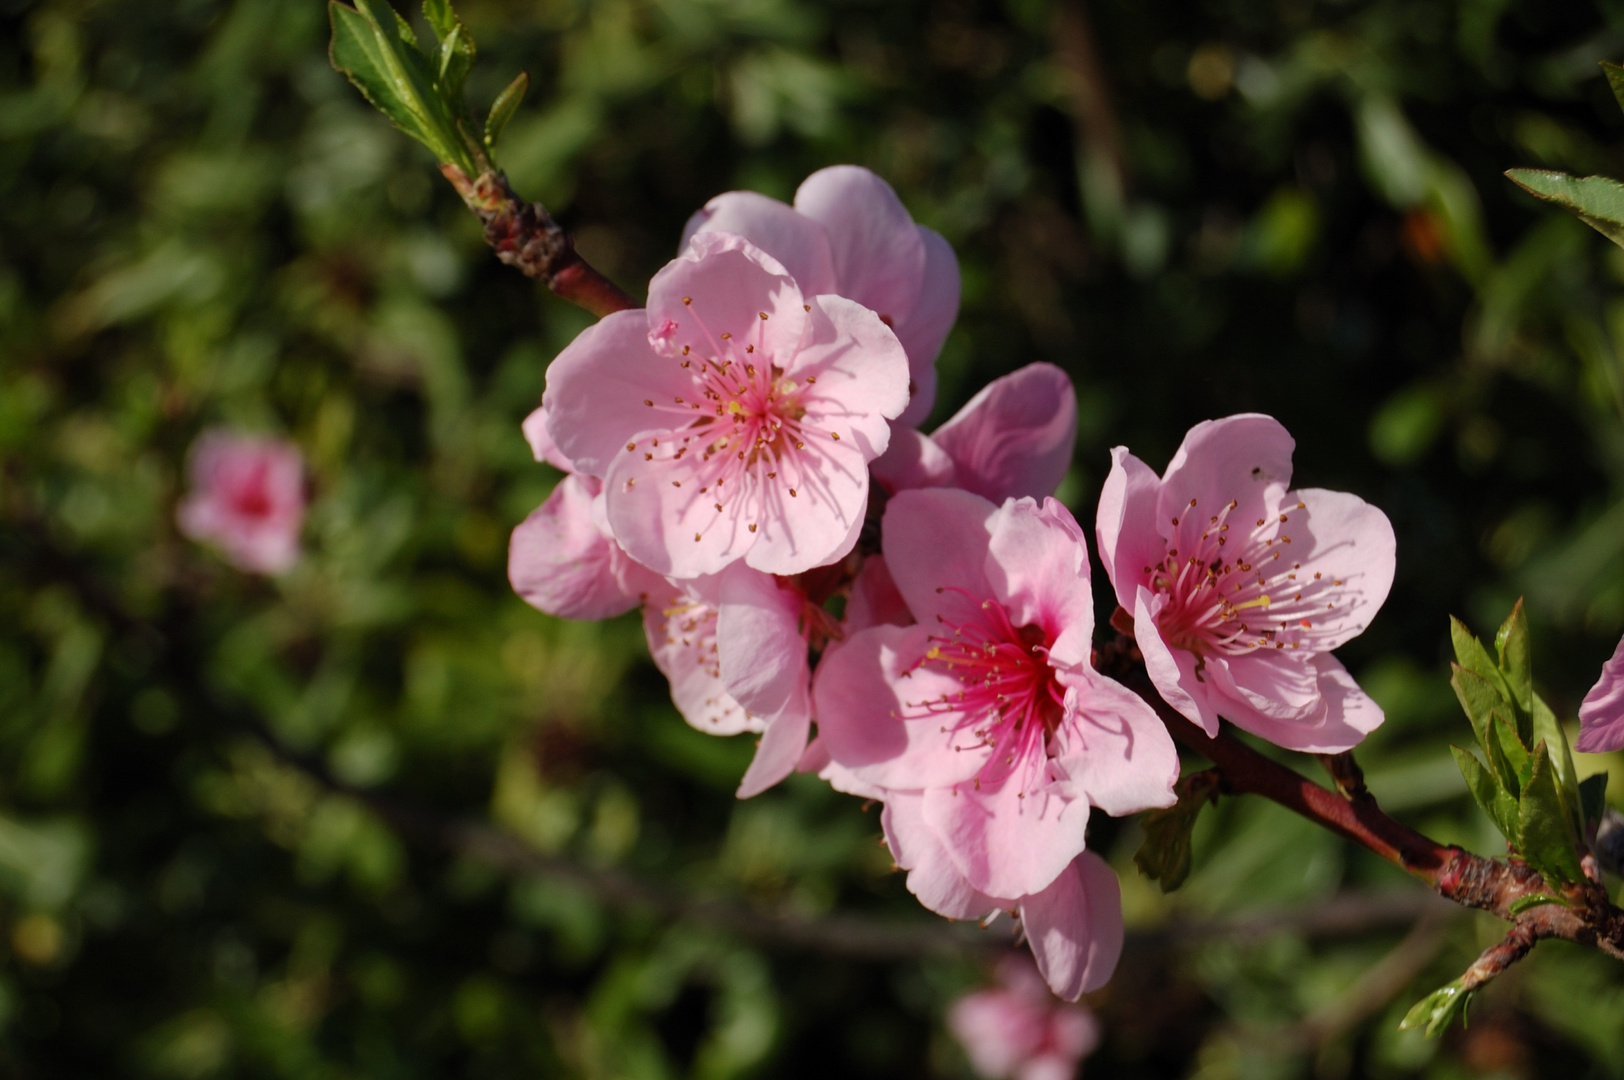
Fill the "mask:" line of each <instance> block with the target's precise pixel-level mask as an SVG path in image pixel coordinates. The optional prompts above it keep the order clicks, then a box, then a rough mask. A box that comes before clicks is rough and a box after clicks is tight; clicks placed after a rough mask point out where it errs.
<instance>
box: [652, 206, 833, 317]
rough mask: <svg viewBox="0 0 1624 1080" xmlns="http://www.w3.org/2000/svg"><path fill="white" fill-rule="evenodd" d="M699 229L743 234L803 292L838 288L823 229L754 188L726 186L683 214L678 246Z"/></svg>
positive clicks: (830, 253) (792, 208) (684, 244)
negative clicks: (730, 188)
mask: <svg viewBox="0 0 1624 1080" xmlns="http://www.w3.org/2000/svg"><path fill="white" fill-rule="evenodd" d="M700 232H727V233H736V234H738V235H739V236H742V237H744V238H745V239H746V240H748V241H750V242H751V243H752V244H754V245H755V246H756V247H758V248H760V249H761V250H762V251H765V252H766V253H767V254H769V255H771V256H772V257H773V258H775V259H777V260H778V261H779V262H780V263H782V264H783V265H784V269H786V270H788V271H789V273H790V276H791V277H793V278H794V279H795V283H796V284H797V285H799V286H800V289H801V292H802V293H804V294H805V295H807V296H817V295H818V294H820V293H832V292H839V291H840V290H839V287H838V282H837V280H836V278H835V265H834V255H833V253H832V252H831V251H830V249H829V235H828V233H826V232H825V231H824V229H823V226H822V225H819V224H818V223H817V222H816V221H813V220H812V219H811V218H809V217H807V216H806V215H805V214H802V213H800V212H798V211H797V210H795V208H794V207H792V206H790V205H789V204H787V203H781V202H779V201H778V200H777V199H771V198H768V197H767V196H765V195H758V194H757V193H755V192H754V191H729V192H726V193H724V194H722V195H718V196H716V198H714V199H712V200H711V201H710V202H708V203H706V204H705V206H704V209H702V210H700V211H699V212H698V213H696V214H694V216H693V217H691V218H689V219H688V224H687V226H686V227H685V228H684V229H683V230H682V246H683V247H687V246H688V241H689V240H691V239H693V237H694V234H696V233H700Z"/></svg>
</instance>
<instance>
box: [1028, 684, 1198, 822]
mask: <svg viewBox="0 0 1624 1080" xmlns="http://www.w3.org/2000/svg"><path fill="white" fill-rule="evenodd" d="M1067 681H1069V682H1071V685H1069V686H1068V687H1067V691H1066V717H1067V719H1066V723H1064V724H1062V725H1061V726H1060V728H1059V729H1058V730H1057V731H1056V733H1055V743H1056V744H1057V745H1056V748H1055V756H1056V758H1057V759H1058V761H1059V765H1060V767H1061V768H1062V769H1063V770H1064V771H1065V774H1066V777H1067V779H1068V780H1070V781H1071V782H1072V783H1073V784H1075V785H1076V786H1077V787H1078V788H1080V789H1081V790H1083V791H1085V792H1087V794H1088V799H1089V801H1090V802H1092V803H1093V804H1094V805H1095V806H1097V807H1099V808H1100V809H1101V810H1104V811H1105V812H1106V813H1107V814H1110V815H1112V816H1113V817H1122V816H1123V815H1126V814H1136V813H1138V812H1139V811H1141V810H1148V809H1150V808H1152V807H1159V806H1172V805H1173V803H1174V802H1175V801H1176V799H1175V797H1174V794H1173V784H1174V782H1175V781H1177V780H1178V778H1179V754H1178V750H1177V748H1176V747H1175V746H1174V745H1173V739H1172V737H1171V736H1170V735H1168V733H1167V728H1166V726H1165V725H1164V724H1163V723H1162V722H1161V720H1160V719H1159V718H1158V717H1157V716H1156V712H1155V710H1153V709H1152V708H1151V707H1150V706H1149V705H1148V704H1146V703H1145V701H1144V699H1143V698H1141V697H1140V696H1139V695H1138V694H1135V693H1134V692H1133V691H1131V690H1129V689H1128V688H1127V687H1125V686H1123V685H1122V684H1121V683H1118V682H1116V681H1114V680H1112V679H1108V678H1106V677H1105V676H1103V675H1100V674H1098V673H1096V672H1092V671H1090V672H1087V673H1086V674H1085V675H1083V676H1081V677H1079V678H1076V679H1075V680H1067Z"/></svg>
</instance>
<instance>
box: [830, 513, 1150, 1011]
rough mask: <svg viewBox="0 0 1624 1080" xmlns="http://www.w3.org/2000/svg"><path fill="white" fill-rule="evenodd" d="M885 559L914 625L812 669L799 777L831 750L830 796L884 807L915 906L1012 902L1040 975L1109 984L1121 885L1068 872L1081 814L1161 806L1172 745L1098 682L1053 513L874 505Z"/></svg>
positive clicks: (1129, 697) (1075, 558) (1081, 568)
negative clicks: (835, 791) (812, 733)
mask: <svg viewBox="0 0 1624 1080" xmlns="http://www.w3.org/2000/svg"><path fill="white" fill-rule="evenodd" d="M884 553H885V562H886V566H887V567H888V569H889V571H890V575H891V577H892V578H893V580H894V582H895V586H896V588H897V590H898V591H899V592H900V594H901V596H902V598H903V599H904V600H905V601H906V603H907V606H908V609H909V610H910V611H911V613H912V615H913V617H914V618H915V619H917V620H918V622H917V623H916V624H915V625H911V626H895V625H879V626H874V627H871V628H869V629H866V630H862V631H860V632H858V633H855V634H853V635H852V636H851V637H849V638H848V639H847V640H846V641H845V642H844V643H843V644H840V645H839V646H837V647H833V648H831V649H829V651H828V652H826V653H825V655H824V657H823V659H822V661H821V663H820V664H819V668H818V672H817V679H816V681H815V684H814V691H813V693H814V701H815V711H816V714H817V717H818V731H819V739H818V747H817V748H816V750H815V751H813V752H809V754H808V758H807V761H806V763H805V766H806V767H808V768H810V767H813V766H814V765H817V764H819V763H820V759H821V755H823V754H827V756H828V758H829V764H828V766H826V767H825V768H824V772H823V774H824V775H825V776H826V777H827V778H828V779H830V781H831V782H832V783H834V784H835V786H836V787H838V788H840V789H841V790H846V791H852V792H853V793H856V794H864V795H868V796H869V797H877V798H881V799H884V800H885V802H886V818H885V820H886V826H885V827H886V835H887V837H888V838H889V839H890V841H891V844H892V854H893V856H894V857H895V858H896V860H897V863H898V865H900V866H902V867H904V868H907V869H909V870H911V871H912V872H911V873H910V874H909V878H908V885H909V888H910V889H911V890H913V892H914V893H915V895H917V896H918V897H919V898H920V900H921V901H922V902H923V903H924V904H925V905H926V906H927V907H930V908H931V909H932V910H934V911H937V912H940V913H941V914H944V915H948V916H950V917H953V918H968V917H979V916H981V915H985V914H987V913H988V912H990V911H992V910H994V909H997V908H1000V907H1017V906H1018V907H1019V908H1020V910H1021V911H1022V914H1023V919H1024V920H1025V926H1026V931H1027V936H1028V938H1029V939H1030V940H1031V942H1032V948H1033V953H1034V955H1035V956H1036V957H1037V960H1038V964H1039V967H1040V968H1041V969H1042V970H1043V972H1044V974H1045V977H1046V978H1048V979H1049V982H1050V985H1051V986H1053V987H1054V988H1055V992H1056V993H1059V994H1062V995H1063V996H1067V997H1072V998H1075V997H1076V996H1077V995H1078V994H1079V993H1081V992H1082V991H1083V990H1084V989H1085V988H1087V987H1088V986H1090V985H1097V984H1098V982H1103V981H1104V979H1105V978H1106V977H1108V976H1109V973H1110V968H1111V967H1112V966H1113V965H1114V964H1115V951H1114V948H1113V947H1112V946H1111V944H1110V942H1111V939H1112V937H1113V935H1114V938H1115V941H1116V946H1115V947H1117V948H1119V947H1120V943H1121V925H1120V918H1119V916H1117V915H1114V914H1112V912H1113V911H1114V910H1115V909H1114V905H1115V904H1116V903H1117V901H1116V882H1115V878H1114V876H1112V875H1111V872H1110V870H1109V869H1108V868H1106V867H1105V866H1104V864H1103V863H1099V862H1098V861H1097V860H1091V859H1079V856H1080V855H1082V853H1083V848H1084V838H1085V830H1086V827H1087V824H1088V814H1089V808H1090V806H1098V807H1099V808H1100V809H1102V810H1104V811H1106V812H1107V813H1110V814H1129V813H1134V812H1137V811H1139V810H1144V809H1147V808H1149V807H1154V806H1168V805H1171V804H1172V802H1173V782H1174V781H1175V780H1176V779H1177V777H1178V754H1177V752H1176V751H1175V750H1174V748H1173V743H1172V739H1171V738H1170V737H1169V736H1168V734H1167V730H1166V728H1165V727H1163V725H1162V723H1161V721H1160V720H1158V719H1157V717H1156V714H1155V713H1154V712H1153V711H1151V709H1150V707H1149V706H1148V705H1146V704H1145V702H1144V701H1142V700H1141V699H1140V698H1139V697H1138V696H1137V695H1135V694H1133V693H1132V692H1131V691H1129V690H1128V689H1127V688H1125V687H1123V686H1121V685H1120V684H1118V683H1116V682H1114V681H1112V680H1110V679H1108V678H1106V677H1104V676H1102V675H1100V674H1099V673H1098V672H1096V671H1094V670H1093V667H1092V665H1091V661H1090V653H1091V649H1092V637H1093V629H1094V615H1093V597H1092V593H1091V590H1090V584H1089V570H1088V552H1087V549H1086V547H1085V546H1084V542H1083V537H1082V531H1081V530H1080V529H1079V528H1078V526H1077V523H1076V522H1075V521H1074V520H1073V519H1072V517H1071V515H1070V514H1069V513H1068V512H1067V511H1066V509H1065V508H1064V507H1063V506H1061V505H1060V504H1059V503H1057V502H1055V501H1054V500H1053V499H1048V500H1046V501H1045V502H1044V503H1043V504H1042V505H1041V506H1040V505H1039V504H1037V503H1036V502H1034V501H1033V500H1031V499H1021V500H1014V499H1011V500H1008V501H1006V502H1005V503H1004V505H1003V506H1001V507H999V506H994V505H993V504H992V503H990V502H988V501H987V500H986V499H983V498H981V497H980V496H978V495H975V494H972V493H970V492H965V491H958V490H951V489H941V490H919V491H904V492H901V493H899V494H898V495H896V496H894V497H893V498H892V499H891V501H890V504H889V505H888V506H887V508H886V512H885V522H884ZM1102 875H1103V879H1102ZM1106 882H1108V886H1107V884H1106ZM1107 891H1108V892H1109V893H1110V898H1109V900H1107V899H1105V893H1106V892H1107Z"/></svg>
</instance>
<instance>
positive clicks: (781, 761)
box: [738, 691, 812, 799]
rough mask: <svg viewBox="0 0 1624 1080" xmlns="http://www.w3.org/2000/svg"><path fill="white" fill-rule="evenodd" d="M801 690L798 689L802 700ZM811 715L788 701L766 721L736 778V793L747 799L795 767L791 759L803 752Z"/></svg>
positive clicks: (768, 786)
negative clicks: (747, 764) (747, 763)
mask: <svg viewBox="0 0 1624 1080" xmlns="http://www.w3.org/2000/svg"><path fill="white" fill-rule="evenodd" d="M804 698H805V692H804V691H803V692H802V699H803V702H804ZM811 730H812V717H811V713H810V711H809V710H807V709H806V708H805V707H804V704H802V707H796V706H795V704H792V705H791V707H789V708H787V709H786V710H785V711H784V712H782V713H780V714H779V715H778V716H777V717H776V718H774V719H772V720H770V721H768V722H767V730H766V731H765V732H763V733H762V735H761V741H760V742H758V743H756V756H755V757H754V758H752V759H751V760H750V767H749V768H748V769H746V770H745V772H744V778H743V779H742V780H740V781H739V790H738V797H739V798H741V799H749V798H753V797H754V796H757V795H760V794H761V793H762V792H763V791H766V790H767V789H768V788H770V787H772V786H773V785H774V784H776V783H778V782H779V781H780V780H782V779H784V777H786V776H788V775H789V774H790V773H792V772H794V771H795V763H796V762H797V761H799V760H800V759H801V755H802V754H803V753H805V752H806V740H807V736H808V735H809V734H811Z"/></svg>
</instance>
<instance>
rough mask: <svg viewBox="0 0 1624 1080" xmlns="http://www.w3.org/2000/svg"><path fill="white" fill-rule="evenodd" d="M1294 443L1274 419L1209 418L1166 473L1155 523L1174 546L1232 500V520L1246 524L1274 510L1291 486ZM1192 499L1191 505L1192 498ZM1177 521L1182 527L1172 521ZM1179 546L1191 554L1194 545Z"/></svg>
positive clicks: (1188, 438) (1186, 440)
mask: <svg viewBox="0 0 1624 1080" xmlns="http://www.w3.org/2000/svg"><path fill="white" fill-rule="evenodd" d="M1295 446H1296V442H1295V440H1293V439H1292V437H1291V435H1290V434H1289V433H1288V432H1287V431H1286V429H1285V428H1284V427H1282V426H1281V425H1280V422H1279V421H1278V420H1276V419H1275V418H1274V417H1272V416H1264V415H1262V414H1261V413H1242V414H1241V415H1239V416H1229V417H1225V418H1224V419H1222V420H1207V421H1204V422H1202V423H1199V424H1197V425H1196V426H1195V427H1193V428H1191V429H1190V431H1189V433H1188V434H1186V435H1185V436H1184V442H1183V443H1182V444H1181V445H1180V446H1179V448H1178V452H1177V453H1175V454H1174V455H1173V460H1172V461H1171V462H1169V463H1168V466H1167V471H1166V472H1165V473H1163V474H1162V488H1161V492H1160V494H1159V496H1158V498H1157V504H1156V524H1157V527H1158V528H1159V529H1160V530H1161V531H1162V535H1164V536H1167V537H1169V538H1170V539H1171V540H1172V541H1173V543H1174V544H1175V545H1179V542H1180V539H1181V538H1182V536H1184V535H1185V534H1189V533H1191V532H1192V531H1193V532H1199V531H1200V528H1201V526H1202V525H1203V524H1204V523H1205V522H1206V521H1207V520H1208V518H1209V517H1211V516H1213V515H1217V514H1218V513H1219V512H1220V510H1222V508H1223V507H1225V506H1226V505H1228V504H1229V503H1230V502H1235V503H1236V504H1237V506H1236V509H1235V510H1233V511H1231V514H1230V516H1231V518H1232V519H1233V520H1237V521H1243V522H1246V523H1247V524H1250V523H1251V521H1252V519H1253V518H1265V519H1267V518H1269V517H1272V516H1273V515H1274V513H1275V512H1276V507H1278V505H1279V503H1280V500H1281V499H1282V498H1283V497H1284V496H1285V491H1286V488H1287V487H1288V486H1289V485H1290V484H1291V452H1292V449H1293V448H1294V447H1295ZM1192 499H1193V500H1195V501H1194V503H1193V504H1192V502H1191V500H1192ZM1174 518H1177V519H1179V521H1180V522H1181V524H1182V528H1180V527H1179V526H1174V525H1173V524H1172V520H1173V519H1174ZM1181 546H1183V547H1186V548H1189V549H1191V550H1194V548H1195V545H1194V544H1193V543H1185V544H1183V545H1181Z"/></svg>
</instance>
